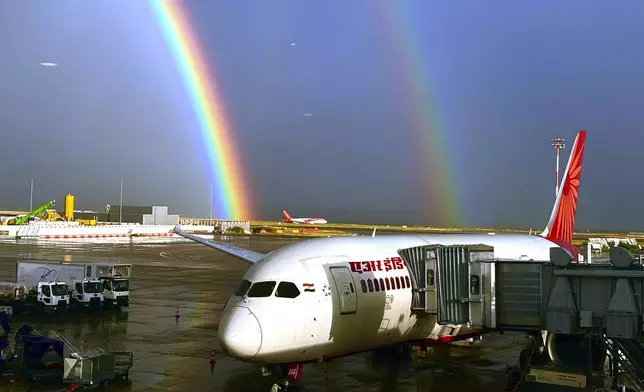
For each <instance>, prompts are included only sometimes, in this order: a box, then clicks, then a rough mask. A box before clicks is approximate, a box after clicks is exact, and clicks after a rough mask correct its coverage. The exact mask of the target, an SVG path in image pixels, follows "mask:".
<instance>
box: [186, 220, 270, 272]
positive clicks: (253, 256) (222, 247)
mask: <svg viewBox="0 0 644 392" xmlns="http://www.w3.org/2000/svg"><path fill="white" fill-rule="evenodd" d="M174 232H175V233H177V234H178V235H180V236H182V237H184V238H187V239H189V240H192V241H195V242H198V243H200V244H203V245H206V246H208V247H210V248H214V249H217V250H218V251H220V252H223V253H226V254H227V255H230V256H233V257H235V258H238V259H240V260H243V261H245V262H247V263H250V264H254V263H256V262H258V261H259V260H261V259H262V258H263V257H264V256H266V255H265V254H263V253H259V252H255V251H253V250H249V249H244V248H240V247H237V246H232V245H227V244H222V243H219V242H215V241H210V240H207V239H204V238H201V237H198V236H196V235H193V234H188V233H186V232H184V231H182V230H181V226H179V225H176V226H175V227H174Z"/></svg>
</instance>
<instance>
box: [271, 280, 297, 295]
mask: <svg viewBox="0 0 644 392" xmlns="http://www.w3.org/2000/svg"><path fill="white" fill-rule="evenodd" d="M298 295H300V289H298V288H297V286H296V285H295V283H291V282H280V284H279V285H278V286H277V291H275V296H276V297H279V298H297V296H298Z"/></svg>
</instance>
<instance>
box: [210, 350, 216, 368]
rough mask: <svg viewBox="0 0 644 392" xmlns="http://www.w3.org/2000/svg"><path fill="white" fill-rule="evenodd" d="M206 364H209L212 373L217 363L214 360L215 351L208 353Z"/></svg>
mask: <svg viewBox="0 0 644 392" xmlns="http://www.w3.org/2000/svg"><path fill="white" fill-rule="evenodd" d="M208 363H209V364H210V371H211V372H212V371H213V369H214V368H215V363H217V361H216V360H215V350H212V351H211V352H210V361H208Z"/></svg>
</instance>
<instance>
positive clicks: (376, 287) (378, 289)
mask: <svg viewBox="0 0 644 392" xmlns="http://www.w3.org/2000/svg"><path fill="white" fill-rule="evenodd" d="M373 288H374V289H375V290H376V291H380V282H378V279H374V280H373Z"/></svg>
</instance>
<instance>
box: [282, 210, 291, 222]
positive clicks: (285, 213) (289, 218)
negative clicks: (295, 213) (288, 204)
mask: <svg viewBox="0 0 644 392" xmlns="http://www.w3.org/2000/svg"><path fill="white" fill-rule="evenodd" d="M282 215H283V216H284V222H286V223H289V222H293V218H291V215H289V213H288V211H286V209H283V210H282Z"/></svg>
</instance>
